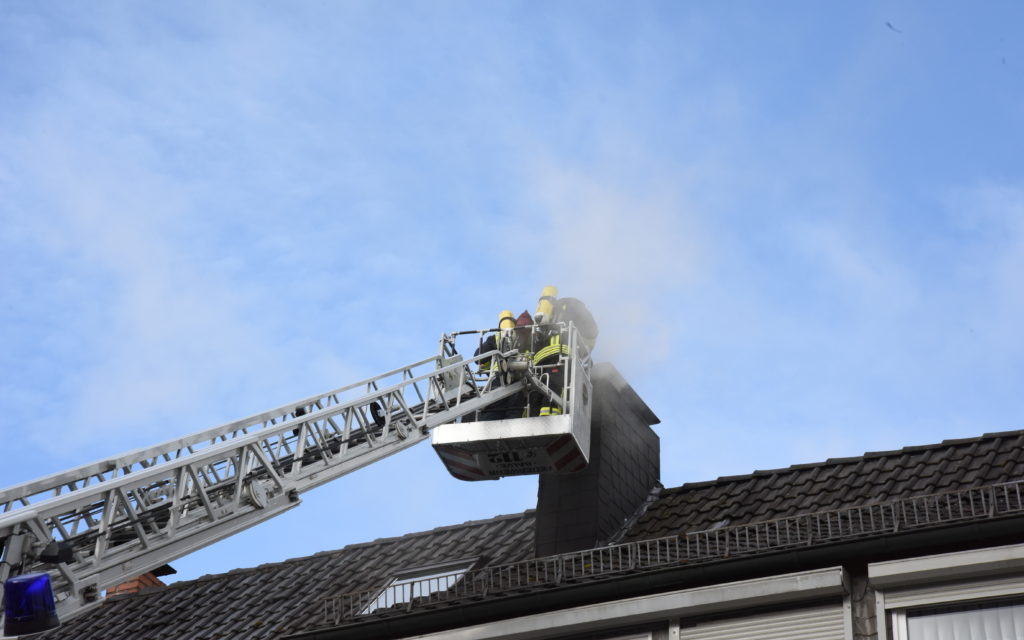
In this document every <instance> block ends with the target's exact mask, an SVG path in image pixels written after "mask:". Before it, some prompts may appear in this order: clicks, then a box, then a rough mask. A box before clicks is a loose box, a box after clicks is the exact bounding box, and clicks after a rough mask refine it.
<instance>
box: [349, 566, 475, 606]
mask: <svg viewBox="0 0 1024 640" xmlns="http://www.w3.org/2000/svg"><path fill="white" fill-rule="evenodd" d="M475 564H476V559H475V558H474V559H471V560H459V561H455V562H445V563H441V564H433V565H428V566H425V567H416V568H414V569H406V570H403V571H397V572H395V574H394V575H393V576H392V578H391V579H390V580H388V583H387V584H386V585H384V588H383V589H381V590H380V591H379V592H378V593H377V595H376V596H375V597H374V598H373V599H372V600H370V602H369V603H368V604H367V605H366V606H365V607H363V609H362V611H360V612H359V615H367V614H370V613H373V612H374V611H376V610H377V609H381V608H386V607H393V606H395V605H396V604H404V603H407V602H409V601H411V600H413V599H415V598H421V597H423V596H426V595H430V594H432V593H438V592H440V591H447V590H448V589H451V588H452V587H453V586H455V585H456V584H458V583H459V581H460V580H462V577H463V576H464V575H466V573H467V572H468V571H469V570H470V569H472V568H473V565H475ZM434 580H436V581H437V583H436V585H433V584H431V583H432V581H434ZM442 581H443V585H442ZM424 585H425V586H426V587H427V590H426V591H424V590H423V586H424ZM434 586H436V587H437V588H433V587H434ZM399 592H400V593H399ZM389 595H392V596H393V597H390V598H389V597H388V596H389Z"/></svg>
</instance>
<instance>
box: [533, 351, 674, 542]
mask: <svg viewBox="0 0 1024 640" xmlns="http://www.w3.org/2000/svg"><path fill="white" fill-rule="evenodd" d="M591 379H592V381H593V385H594V388H593V398H594V400H593V407H592V409H591V427H590V464H588V465H587V468H586V469H584V470H583V471H580V472H578V473H567V474H554V473H546V474H541V476H540V485H539V488H538V490H537V512H536V525H535V526H536V532H535V542H534V552H535V555H536V556H537V557H542V556H549V555H554V554H557V553H567V552H570V551H579V550H581V549H592V548H594V547H598V546H602V545H604V544H607V542H608V540H609V539H610V538H611V537H612V536H614V535H615V534H616V533H617V532H618V531H619V530H620V529H621V528H622V526H623V523H624V522H625V521H626V520H627V519H629V518H630V517H631V516H633V515H634V514H635V513H636V512H637V509H639V508H640V507H641V505H643V504H644V502H645V501H646V500H647V497H648V496H649V495H650V493H651V490H652V489H654V488H655V487H656V486H659V481H660V480H661V460H660V454H661V445H660V440H659V439H658V435H657V434H656V433H654V430H653V429H651V425H653V424H658V423H659V422H660V420H658V417H657V416H656V415H654V413H653V412H652V411H651V409H650V408H649V407H648V406H647V404H646V403H644V401H643V400H641V399H640V396H638V395H637V393H636V391H634V390H633V388H632V387H630V386H629V384H628V383H627V382H626V381H625V379H623V377H622V375H621V374H620V373H619V372H618V370H617V369H616V368H615V367H614V366H612V365H611V364H610V363H607V362H605V363H600V364H597V365H595V366H594V369H593V371H592V372H591Z"/></svg>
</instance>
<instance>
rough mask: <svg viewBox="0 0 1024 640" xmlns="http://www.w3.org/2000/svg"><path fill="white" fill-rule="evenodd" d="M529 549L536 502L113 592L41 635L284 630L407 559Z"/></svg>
mask: <svg viewBox="0 0 1024 640" xmlns="http://www.w3.org/2000/svg"><path fill="white" fill-rule="evenodd" d="M532 554H533V511H527V512H524V513H520V514H514V515H505V516H498V517H496V518H491V519H488V520H477V521H472V522H466V523H464V524H460V525H454V526H447V527H440V528H437V529H432V530H430V531H424V532H420V533H412V534H409V535H405V536H400V537H396V538H382V539H379V540H374V541H373V542H366V543H361V544H353V545H349V546H347V547H345V548H343V549H339V550H337V551H328V552H322V553H318V554H315V555H312V556H307V557H304V558H295V559H292V560H285V561H284V562H276V563H272V564H264V565H260V566H258V567H254V568H251V569H236V570H234V571H230V572H228V573H223V574H217V575H209V576H203V577H202V578H199V579H197V580H189V581H182V582H177V583H174V584H172V585H170V586H169V587H167V588H166V589H160V590H153V591H147V592H143V593H139V594H137V595H131V596H119V597H117V598H114V599H112V600H107V601H106V602H104V603H103V604H102V605H101V606H98V607H96V608H94V609H91V610H89V611H88V612H86V613H83V614H82V615H80V616H78V617H76V618H74V619H72V620H70V621H68V622H66V623H64V624H63V625H62V626H61V628H59V629H56V630H54V631H52V632H50V633H47V634H43V635H41V636H40V638H52V639H56V638H60V639H61V640H70V639H74V640H93V639H95V640H143V639H144V640H164V639H168V640H170V639H172V638H173V639H174V640H179V639H180V638H189V640H213V639H215V638H216V639H228V638H231V639H239V640H240V639H242V638H245V639H246V640H260V639H262V638H268V639H269V638H278V637H280V636H281V635H283V634H284V633H289V632H295V631H299V630H301V629H303V628H305V627H306V626H307V623H309V624H312V623H316V622H319V621H320V620H321V619H322V613H321V610H322V603H321V601H320V599H321V598H322V597H326V596H331V595H337V594H339V593H342V592H347V591H351V590H355V589H373V588H376V587H378V586H379V587H383V586H384V584H383V583H384V581H386V580H387V579H388V578H390V577H391V576H392V575H393V574H394V573H395V572H397V571H402V570H405V569H409V568H410V567H416V566H424V565H429V564H436V563H442V562H448V561H456V560H463V559H469V558H474V557H480V558H481V561H482V563H483V564H485V565H486V564H505V563H509V562H516V561H518V560H522V559H525V558H527V557H529V556H531V555H532Z"/></svg>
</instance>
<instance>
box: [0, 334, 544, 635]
mask: <svg viewBox="0 0 1024 640" xmlns="http://www.w3.org/2000/svg"><path fill="white" fill-rule="evenodd" d="M446 344H448V342H446V341H442V345H443V346H442V350H441V354H440V355H438V356H434V357H431V358H427V359H424V360H420V361H418V362H416V363H413V364H411V365H409V366H407V367H403V368H401V369H395V370H394V371H390V372H388V373H385V374H382V375H380V376H377V377H374V378H369V379H367V380H363V381H361V382H358V383H355V384H353V385H349V386H347V387H342V388H340V389H336V390H334V391H330V392H328V393H325V394H321V395H317V396H311V397H308V398H304V399H302V400H299V401H297V402H293V403H289V404H287V405H284V406H282V407H279V408H277V409H273V410H270V411H266V412H263V413H260V414H257V415H254V416H251V417H249V418H246V419H243V420H237V421H234V422H230V423H228V424H225V425H222V426H220V427H216V428H213V429H208V430H205V431H201V432H198V433H195V434H193V435H191V436H187V437H184V438H180V439H176V440H171V441H168V442H165V443H163V444H161V445H157V446H154V447H147V448H144V449H139V450H137V451H134V452H131V453H127V454H123V455H120V456H117V457H115V458H112V459H110V460H105V461H101V462H96V463H93V464H89V465H85V466H83V467H80V468H78V469H74V470H70V471H65V472H61V473H58V474H55V475H53V476H49V477H47V478H42V479H39V480H35V481H32V482H28V483H26V484H23V485H20V486H16V487H11V488H9V489H5V490H3V491H0V545H2V549H0V551H2V552H3V556H2V562H0V581H2V580H4V579H6V578H7V577H8V576H9V575H11V574H25V573H30V572H33V571H50V572H51V575H53V576H54V584H53V586H54V593H55V596H56V598H57V600H58V612H59V614H60V615H61V616H62V617H63V616H65V615H68V614H71V613H74V612H75V611H77V610H80V609H81V608H82V607H84V606H87V605H88V604H89V603H92V602H96V601H97V600H98V599H99V595H100V592H101V591H102V590H103V589H106V588H108V587H111V586H114V585H116V584H119V583H120V582H122V581H123V580H125V579H126V578H129V577H132V576H136V575H140V574H142V573H145V572H147V571H151V570H153V569H155V568H157V567H159V566H161V565H163V564H166V563H168V562H170V561H172V560H174V559H176V558H179V557H181V556H183V555H186V554H188V553H190V552H192V551H194V550H196V549H199V548H201V547H204V546H206V545H209V544H211V543H213V542H216V541H217V540H220V539H223V538H226V537H228V536H230V535H232V534H234V533H237V532H239V531H241V530H244V529H247V528H248V527H251V526H253V525H255V524H257V523H259V522H262V521H264V520H267V519H269V518H272V517H273V516H275V515H278V514H279V513H282V512H283V511H286V510H288V509H291V508H293V507H295V506H297V505H298V504H299V497H298V495H299V494H300V493H301V492H303V491H307V490H309V489H312V488H314V487H317V486H319V485H321V484H324V483H326V482H329V481H331V480H333V479H335V478H338V477H339V476H342V475H344V474H346V473H349V472H351V471H354V470H356V469H359V468H361V467H364V466H366V465H368V464H371V463H373V462H375V461H376V460H379V459H381V458H384V457H386V456H388V455H391V454H393V453H396V452H398V451H401V450H402V449H405V448H408V447H410V446H413V445H415V444H417V443H419V442H420V441H422V440H423V439H425V438H426V437H427V436H428V434H429V431H430V429H432V428H433V427H436V426H438V425H441V424H444V423H447V422H452V421H454V420H456V419H458V418H459V417H461V416H464V415H467V414H469V413H471V412H474V411H477V410H479V409H482V408H484V407H486V406H487V405H489V404H491V403H494V402H497V401H499V400H502V399H504V398H506V397H508V396H511V395H513V394H515V393H518V392H519V391H521V390H522V388H523V386H524V384H525V381H524V380H519V381H517V382H515V383H513V384H507V385H503V386H494V385H488V384H487V381H488V376H487V375H486V374H481V373H480V372H479V371H478V370H476V367H477V365H478V364H479V362H480V361H484V360H488V359H490V358H496V359H500V358H503V357H505V356H508V355H509V354H499V353H498V352H496V351H492V352H488V353H483V354H480V355H478V356H474V357H473V358H469V359H463V358H462V357H461V356H458V355H457V354H455V353H454V350H453V349H452V348H451V347H450V345H449V346H448V347H445V346H444V345H446ZM47 545H49V547H48V548H47V549H46V551H47V553H43V554H42V555H43V556H44V557H43V558H42V559H41V558H40V552H41V551H42V550H43V548H44V547H46V546H47ZM54 553H57V554H58V555H59V556H61V560H60V562H56V561H55V557H54ZM54 570H56V571H57V573H56V574H55V573H53V572H54Z"/></svg>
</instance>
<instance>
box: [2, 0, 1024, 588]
mask: <svg viewBox="0 0 1024 640" xmlns="http://www.w3.org/2000/svg"><path fill="white" fill-rule="evenodd" d="M1022 23H1024V8H1022V6H1021V5H1020V4H1019V3H1013V2H1005V3H1001V2H986V3H975V4H972V5H970V6H968V5H966V4H964V3H954V2H927V3H926V2H886V3H875V2H856V3H854V2H848V3H820V2H779V3H770V4H769V3H756V2H738V1H737V2H729V3H725V2H719V3H711V2H705V3H698V2H632V3H624V2H623V3H602V2H557V3H541V2H488V3H475V2H440V1H439V2H401V3H375V2H365V3H363V2H312V1H309V2H292V3H271V2H250V3H241V2H228V1H222V2H202V3H200V2H196V3H187V2H183V3H170V4H169V3H149V4H139V3H127V2H124V3H113V2H90V3H57V2H49V3H46V2H42V3H41V2H20V1H8V2H5V3H3V5H2V6H0V97H2V99H0V222H2V227H0V228H2V230H3V231H2V234H0V335H2V336H3V349H0V372H2V373H0V376H2V377H0V415H2V416H3V417H2V418H0V435H2V437H3V442H4V446H3V452H4V457H3V462H2V463H0V485H2V486H9V485H13V484H17V483H19V482H22V481H27V480H29V479H32V478H35V477H38V476H41V475H44V474H48V473H52V472H55V471H58V470H61V469H65V468H68V467H72V466H75V465H77V464H80V463H85V462H88V461H91V460H94V459H99V458H104V457H107V456H110V455H111V454H114V453H116V452H119V451H124V450H129V449H132V448H135V447H139V446H143V445H146V444H151V443H155V442H159V441H162V440H164V439H167V438H171V437H174V436H177V435H181V434H184V433H189V432H192V431H196V430H199V429H202V428H205V427H209V426H212V425H215V424H219V423H221V422H225V421H228V420H230V419H234V418H238V417H241V416H245V415H249V414H251V413H255V412H257V411H260V410H263V409H266V408H270V407H272V406H277V405H279V404H284V403H286V402H289V401H290V400H292V399H295V398H299V397H303V396H306V395H310V394H312V393H316V392H319V391H323V390H326V389H330V388H333V387H337V386H341V385H344V384H347V383H349V382H352V381H355V380H358V379H361V378H362V377H366V376H370V375H373V374H375V373H379V372H383V371H385V370H389V369H391V368H393V367H396V366H400V365H403V364H406V363H409V362H412V361H414V360H418V359H420V358H422V357H426V356H429V355H430V354H432V353H434V352H435V350H436V341H437V338H438V336H439V335H440V334H441V333H442V332H443V331H450V330H455V329H465V328H481V327H487V326H492V325H493V324H494V322H495V317H496V313H497V312H498V311H499V310H501V309H504V308H512V309H514V310H516V312H518V311H520V310H522V309H526V308H529V309H530V310H532V309H533V308H534V306H535V301H536V297H537V295H538V294H539V291H540V289H541V287H542V286H543V285H545V284H556V285H558V286H559V288H560V289H561V291H562V293H563V294H565V295H572V296H576V297H580V298H582V299H584V300H585V301H587V302H588V304H589V305H590V307H591V308H592V310H593V311H594V313H595V316H596V317H597V320H598V322H599V324H600V325H601V329H602V334H601V338H600V341H599V344H598V347H597V351H596V354H595V356H596V358H597V359H598V360H610V361H612V362H614V363H615V364H616V366H617V367H618V368H619V369H620V370H621V371H622V372H623V374H624V375H625V376H626V378H627V379H628V380H629V381H630V382H631V383H632V384H633V386H634V387H635V388H636V389H637V391H638V392H639V393H640V394H641V395H642V396H643V397H644V398H645V399H646V400H647V402H648V403H649V404H650V406H651V407H652V409H653V410H654V411H655V413H656V414H657V415H658V416H660V417H661V419H662V424H661V425H660V426H659V427H658V428H657V430H658V433H659V434H660V436H661V441H662V452H663V481H664V483H665V484H666V485H669V486H673V485H678V484H681V483H683V482H688V481H699V480H706V479H711V478H714V477H717V476H721V475H731V474H739V473H746V472H750V471H753V470H755V469H769V468H776V467H781V466H787V465H790V464H796V463H803V462H812V461H817V460H823V459H826V458H829V457H840V456H850V455H858V454H860V453H863V452H864V451H871V450H884V449H892V448H898V447H901V446H905V445H913V444H925V443H931V442H937V441H939V440H942V439H944V438H954V437H970V436H975V435H980V434H982V433H985V432H990V431H1000V430H1008V429H1016V428H1024V422H1022V419H1021V416H1022V414H1024V393H1022V392H1021V390H1020V387H1021V382H1022V380H1024V341H1022V340H1021V331H1020V327H1021V326H1024V279H1022V274H1024V163H1022V162H1021V160H1020V157H1021V152H1020V150H1021V149H1022V148H1024V45H1022V41H1021V39H1020V37H1019V33H1018V32H1019V25H1020V24H1022ZM535 497H536V481H535V479H532V478H520V479H506V480H502V481H501V482H497V483H473V484H470V483H460V482H458V481H456V480H454V479H452V478H451V477H449V476H448V475H447V474H446V472H445V471H444V469H443V467H442V466H441V465H440V464H439V462H438V461H437V460H436V458H435V456H434V454H433V452H432V451H431V450H430V449H429V447H426V446H421V447H418V448H417V449H414V450H411V451H408V452H404V453H403V454H401V455H398V456H395V457H393V458H390V459H388V460H387V461H386V462H382V463H380V464H377V465H374V466H373V467H372V468H369V469H364V470H362V471H360V472H358V473H356V474H353V475H350V476H347V477H346V478H344V479H342V480H339V481H337V482H335V483H333V484H331V485H328V486H326V487H323V488H321V489H318V490H316V491H314V492H311V493H309V494H307V495H306V496H305V498H304V502H305V504H304V505H303V506H302V507H300V508H299V509H297V510H294V511H292V512H290V513H289V514H286V515H284V516H282V517H280V518H278V519H277V520H275V521H273V522H270V523H267V524H265V525H263V526H261V527H258V528H257V529H253V530H250V531H249V532H246V533H244V534H242V535H239V536H236V537H235V538H232V539H230V540H228V541H225V542H222V543H220V544H218V545H215V546H214V547H211V548H210V549H207V550H205V551H203V552H200V553H197V554H193V555H192V556H190V557H188V558H184V559H182V560H179V561H177V562H175V563H174V565H175V566H176V567H177V568H178V569H179V570H180V572H181V573H180V576H181V577H186V578H188V577H195V576H198V575H201V574H203V573H207V572H214V571H223V570H227V569H231V568H234V567H240V566H252V565H255V564H258V563H260V562H265V561H274V560H281V559H284V558H287V557H294V556H300V555H304V554H308V553H313V552H315V551H320V550H324V549H331V548H337V547H340V546H343V545H345V544H349V543H353V542H360V541H365V540H368V539H372V538H375V537H380V536H391V535H399V534H403V533H407V532H410V531H417V530H422V529H427V528H431V527H435V526H441V525H445V524H451V523H455V522H462V521H465V520H471V519H479V518H486V517H490V516H493V515H496V514H499V513H510V512H516V511H522V510H524V509H527V508H531V507H532V506H533V505H534V502H535Z"/></svg>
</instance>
